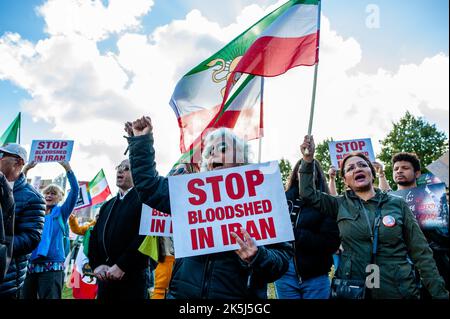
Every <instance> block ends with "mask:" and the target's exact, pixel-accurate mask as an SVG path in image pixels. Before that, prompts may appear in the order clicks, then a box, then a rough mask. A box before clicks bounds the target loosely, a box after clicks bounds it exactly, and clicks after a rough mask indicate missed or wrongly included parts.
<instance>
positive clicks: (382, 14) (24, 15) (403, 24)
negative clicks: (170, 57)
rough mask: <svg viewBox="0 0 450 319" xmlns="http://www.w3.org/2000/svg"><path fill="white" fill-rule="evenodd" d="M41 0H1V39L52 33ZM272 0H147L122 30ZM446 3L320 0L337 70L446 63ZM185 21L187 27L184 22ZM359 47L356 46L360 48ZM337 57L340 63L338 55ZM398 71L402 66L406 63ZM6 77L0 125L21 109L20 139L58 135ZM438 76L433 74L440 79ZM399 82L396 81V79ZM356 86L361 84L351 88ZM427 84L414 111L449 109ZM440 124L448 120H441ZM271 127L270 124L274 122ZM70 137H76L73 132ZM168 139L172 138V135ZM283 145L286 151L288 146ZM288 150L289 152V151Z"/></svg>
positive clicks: (52, 122)
mask: <svg viewBox="0 0 450 319" xmlns="http://www.w3.org/2000/svg"><path fill="white" fill-rule="evenodd" d="M46 2H47V1H44V0H20V1H15V0H1V1H0V40H1V38H2V37H5V35H6V33H8V32H9V33H18V34H20V36H21V38H22V40H28V41H30V42H31V43H32V44H33V45H35V44H36V43H37V42H38V41H39V40H48V39H50V38H52V35H50V34H48V33H46V32H45V27H46V23H45V17H43V16H42V15H39V14H38V12H37V10H36V8H37V7H38V6H41V5H43V4H44V3H46ZM276 2H277V1H276V0H253V1H252V0H241V1H239V0H229V1H218V0H217V1H213V0H210V1H204V0H154V4H153V5H152V6H151V8H150V10H149V12H148V13H147V14H145V15H144V16H142V17H139V18H138V20H139V21H140V23H139V26H138V27H137V28H131V29H127V30H126V32H128V33H133V34H135V35H145V36H148V35H151V34H152V33H153V32H154V30H155V28H157V27H160V26H164V25H170V26H172V27H173V28H175V27H176V28H178V26H176V25H175V24H174V20H179V21H185V19H186V15H187V14H188V13H189V12H191V11H192V10H194V9H197V10H199V11H200V12H201V14H202V16H203V17H204V18H206V19H207V20H208V21H209V22H211V23H213V22H217V23H218V25H219V27H221V28H224V30H225V29H226V27H227V26H229V25H230V24H232V23H235V22H236V21H235V19H236V17H237V16H238V15H240V14H242V12H243V11H242V10H243V9H244V8H247V9H248V6H250V5H256V6H258V7H261V8H262V9H265V8H267V6H268V5H273V4H274V3H276ZM102 3H103V4H107V3H108V1H106V0H104V1H102ZM127 3H129V5H130V6H132V5H133V3H134V2H133V1H129V2H127ZM343 4H345V5H343ZM368 5H375V6H376V8H377V10H379V28H369V27H367V24H366V21H367V19H368V16H369V14H370V13H368V12H366V9H367V8H368ZM448 6H449V4H448V1H447V0H431V1H423V0H396V1H392V0H372V1H363V0H346V1H335V0H328V1H323V3H322V12H323V15H324V16H325V17H326V18H327V19H328V20H329V28H330V30H328V31H327V32H328V33H329V36H330V37H333V39H334V40H335V41H336V43H338V44H339V43H340V44H339V45H341V47H342V52H343V53H342V54H343V56H345V57H348V60H349V62H348V63H349V66H348V68H347V67H343V68H344V70H342V71H343V74H344V75H348V76H349V83H355V80H354V79H352V78H351V75H355V76H356V75H361V76H363V78H364V79H366V78H373V83H378V82H376V81H378V80H375V77H376V76H377V74H379V73H378V72H379V69H380V68H381V69H383V70H384V72H385V74H384V76H386V77H387V78H389V79H391V78H394V79H396V80H398V81H401V79H402V78H407V76H406V75H402V74H401V72H400V71H399V70H400V68H401V66H402V65H415V66H417V67H420V66H421V65H422V64H423V62H424V60H426V59H432V58H433V57H434V60H433V61H435V60H439V61H441V60H443V61H444V63H448V62H446V61H448V30H449V17H448V9H449V8H448ZM255 10H256V9H255ZM185 27H186V28H188V27H187V26H185ZM180 28H181V27H180ZM324 28H325V27H324ZM240 31H243V30H240ZM196 32H197V33H201V32H204V30H203V31H202V30H197V31H195V32H193V36H195V34H196ZM124 33H125V32H119V33H118V34H117V33H114V32H112V33H111V34H110V35H109V36H107V37H106V38H105V39H101V40H98V41H96V47H97V48H98V50H99V52H100V55H101V56H106V55H108V51H111V52H112V54H113V55H116V56H117V57H118V56H119V50H118V45H117V41H118V40H119V39H121V37H122V36H123V35H124ZM180 34H181V33H180ZM235 35H237V34H235ZM324 37H328V35H324ZM352 39H353V40H352ZM340 41H341V42H340ZM212 43H214V42H212ZM0 44H1V42H0ZM150 44H151V43H150ZM177 45H179V43H177ZM358 48H359V49H360V53H359V49H358ZM200 49H202V48H199V51H202V50H200ZM218 49H220V47H217V48H204V50H203V51H205V52H211V53H212V52H214V51H216V50H218ZM208 50H209V51H208ZM211 50H212V51H211ZM324 50H325V49H324ZM345 50H348V51H345ZM203 51H202V52H203ZM347 52H348V53H347ZM440 53H442V56H441V58H442V59H441V58H439V57H436V56H437V55H439V54H440ZM171 54H173V52H171ZM184 54H186V55H189V52H183V51H182V50H181V51H180V52H179V53H178V57H177V58H176V60H180V61H183V63H192V62H185V60H186V61H191V60H193V61H197V63H198V62H200V57H199V58H197V57H194V58H191V60H190V59H187V58H186V59H185V60H183V59H184V57H183V55H184ZM198 54H200V56H201V57H204V55H205V54H206V53H198ZM201 54H203V55H201ZM326 54H328V53H321V56H322V55H323V56H324V60H326V58H325V57H326ZM336 63H341V61H338V62H336ZM436 63H438V62H436ZM425 64H426V63H425ZM431 64H432V63H431ZM323 65H324V67H325V65H330V64H328V63H326V61H325V62H324V63H323ZM432 65H434V64H432ZM191 66H194V65H191ZM61 67H64V65H63V64H61ZM336 67H338V66H336ZM422 67H423V68H429V69H432V70H435V69H438V68H437V67H433V66H429V67H428V66H426V65H422ZM415 68H416V67H414V68H413V67H411V69H412V70H415ZM319 70H320V69H319ZM321 72H323V73H321ZM336 72H337V71H336ZM408 72H409V71H408ZM411 72H413V71H411ZM430 72H434V71H429V73H427V74H431V73H430ZM325 73H326V72H324V71H319V74H325ZM404 73H406V71H405V72H404ZM130 74H131V73H130ZM447 74H448V73H447ZM344 75H343V76H344ZM176 76H179V75H176ZM324 77H325V75H324ZM2 78H3V80H2ZM12 78H14V76H13V75H12V74H9V75H8V74H7V75H2V71H1V69H0V132H1V131H3V130H4V129H5V128H6V127H7V126H8V124H9V122H10V121H11V120H12V119H13V118H14V117H15V116H16V114H17V112H18V111H22V112H23V113H22V114H23V127H24V128H26V129H23V130H22V140H23V141H24V143H30V142H31V140H32V139H33V138H34V136H37V135H39V136H40V137H41V138H62V135H61V133H60V131H61V127H60V126H61V125H62V123H63V122H58V121H59V119H58V118H56V117H55V118H53V117H52V116H49V117H48V118H46V116H44V115H43V114H42V112H41V113H39V112H38V110H36V112H32V111H30V109H26V108H24V106H23V105H24V102H26V103H28V102H29V101H31V103H32V104H33V103H35V101H36V100H38V99H39V96H36V92H38V91H35V90H32V89H27V88H26V87H24V85H23V84H21V83H18V84H15V83H13V82H12V81H11V79H12ZM438 80H439V81H440V79H438ZM173 81H176V79H173ZM274 82H276V81H274ZM381 82H382V81H381ZM381 82H380V83H381ZM174 83H175V82H174ZM174 83H170V85H172V86H171V87H165V88H164V89H162V90H161V91H162V92H167V93H166V95H164V96H162V97H161V101H162V102H161V103H163V102H165V101H168V99H169V97H170V93H169V92H171V90H173V85H174ZM371 83H372V82H371ZM167 85H169V83H167ZM274 85H276V84H274ZM399 87H401V85H400V86H399ZM405 87H408V90H412V89H411V88H412V87H414V85H412V84H408V86H407V85H405ZM71 88H72V87H68V89H71ZM362 91H363V89H361V90H359V91H358V92H362ZM33 92H34V93H33ZM427 92H428V91H427ZM427 92H423V93H422V95H420V94H418V96H417V101H416V102H417V103H416V102H414V103H416V104H417V105H416V106H415V107H414V108H413V110H414V111H413V113H414V112H415V114H418V115H427V114H428V113H426V112H429V114H430V115H429V118H428V119H429V120H430V121H431V122H432V119H433V116H435V118H438V119H439V118H440V117H441V114H444V115H445V114H446V113H447V114H448V105H445V106H442V105H439V104H442V102H440V101H441V100H443V101H448V90H446V92H444V93H443V94H444V95H445V96H443V98H442V99H441V100H433V99H434V97H433V94H434V93H433V92H434V91H432V88H430V91H429V92H428V93H427ZM432 93H433V94H432ZM33 94H35V96H33ZM409 95H415V92H412V93H410V94H409ZM409 95H408V94H407V93H406V92H405V94H403V95H402V97H404V98H405V99H407V96H409ZM434 95H435V94H434ZM387 98H389V97H387ZM395 99H397V97H395ZM27 101H28V102H27ZM373 101H375V99H373ZM26 103H25V104H26ZM36 103H37V102H36ZM71 103H72V104H70V103H69V104H68V105H67V106H64V105H62V106H61V107H69V105H70V107H72V106H73V104H74V103H73V101H72V102H71ZM352 103H353V102H352V101H345V102H343V105H346V106H348V108H349V110H348V111H349V112H350V111H351V109H352V108H351V105H352ZM374 103H375V102H374ZM398 103H399V104H402V103H405V104H406V103H410V101H409V100H405V101H404V102H403V101H402V100H401V98H400V97H398ZM421 103H422V104H421ZM161 107H162V108H164V110H163V111H159V113H161V112H168V113H170V112H171V111H170V110H169V107H168V105H167V104H165V105H163V106H161ZM402 107H403V106H402ZM111 112H115V111H114V110H110V113H111ZM421 112H422V113H421ZM375 113H376V112H375ZM433 114H434V115H433ZM438 114H439V116H438ZM374 116H375V115H374ZM386 116H391V117H387V118H378V119H377V120H378V121H380V123H382V122H383V121H384V122H387V123H389V122H392V121H393V120H395V119H396V118H398V114H397V113H395V114H390V113H389V112H388V111H386ZM32 117H34V118H35V120H36V121H32ZM375 117H376V116H375ZM167 118H168V119H170V120H171V121H174V122H175V117H174V116H173V114H169V115H167ZM58 123H59V124H58ZM432 123H433V122H432ZM442 123H443V124H442ZM442 123H438V124H439V125H441V126H440V128H441V129H443V130H445V131H446V132H448V121H447V122H445V121H444V122H442ZM80 125H81V124H80ZM278 125H279V124H278ZM443 126H444V128H443ZM445 126H447V128H446V127H445ZM275 127H277V126H276V125H275ZM175 130H176V129H175ZM370 134H372V133H370ZM370 134H367V135H370ZM174 135H176V133H174ZM322 135H323V136H322V137H326V136H330V135H334V134H331V133H327V134H325V133H323V134H322ZM363 135H365V134H363ZM379 136H380V132H378V133H376V132H374V133H373V136H372V137H373V138H376V137H379ZM69 137H71V138H74V139H77V137H76V136H69ZM347 138H351V136H345V139H347ZM174 139H175V140H176V138H174ZM88 144H89V143H88V142H86V145H85V147H86V149H88V147H89V145H88ZM289 152H290V154H292V153H293V152H294V151H289ZM278 155H279V154H274V155H273V156H275V157H276V156H278ZM166 156H167V157H168V158H170V159H169V161H173V160H176V158H175V157H176V156H177V155H176V154H174V151H173V150H170V151H167V154H166ZM271 156H272V155H271ZM287 156H288V157H289V155H287ZM291 156H293V155H291ZM269 157H270V156H269ZM270 159H271V158H270ZM166 165H167V167H168V166H169V164H166Z"/></svg>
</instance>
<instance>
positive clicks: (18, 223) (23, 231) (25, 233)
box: [0, 174, 45, 297]
mask: <svg viewBox="0 0 450 319" xmlns="http://www.w3.org/2000/svg"><path fill="white" fill-rule="evenodd" d="M13 194H14V200H15V202H16V210H15V221H14V245H13V258H12V260H11V263H10V265H9V268H8V272H7V273H6V276H5V278H4V279H3V282H2V283H1V284H0V297H2V296H10V295H13V294H15V293H16V292H17V291H18V290H19V289H20V288H21V287H22V286H23V282H24V281H25V277H26V274H27V265H28V260H29V259H30V257H31V252H32V251H33V250H34V249H35V248H36V247H37V246H38V245H39V242H40V240H41V235H42V229H43V228H44V216H45V202H44V198H43V197H42V195H41V194H39V192H38V191H37V190H35V189H34V188H33V186H31V185H30V184H28V183H27V180H26V178H25V175H24V174H21V175H20V176H19V178H18V180H17V181H16V182H15V183H14V188H13Z"/></svg>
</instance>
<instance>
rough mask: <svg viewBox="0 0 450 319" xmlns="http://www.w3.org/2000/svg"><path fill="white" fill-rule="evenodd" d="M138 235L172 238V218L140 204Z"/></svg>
mask: <svg viewBox="0 0 450 319" xmlns="http://www.w3.org/2000/svg"><path fill="white" fill-rule="evenodd" d="M139 235H149V236H161V237H172V217H171V216H170V215H169V214H165V213H161V212H160V211H158V210H156V209H154V208H151V207H150V206H147V205H145V204H142V213H141V225H140V227H139Z"/></svg>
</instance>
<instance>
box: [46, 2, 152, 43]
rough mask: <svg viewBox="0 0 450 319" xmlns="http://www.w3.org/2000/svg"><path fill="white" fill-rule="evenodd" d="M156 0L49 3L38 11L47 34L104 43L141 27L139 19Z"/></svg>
mask: <svg viewBox="0 0 450 319" xmlns="http://www.w3.org/2000/svg"><path fill="white" fill-rule="evenodd" d="M152 6H153V0H133V1H123V0H109V3H108V6H104V5H103V3H102V1H100V0H93V1H74V0H49V1H47V2H46V3H45V4H44V5H42V6H41V7H39V8H38V9H37V12H38V13H39V14H40V15H41V16H42V17H43V18H44V20H45V23H46V28H45V30H46V32H47V33H49V34H50V35H51V36H54V35H64V36H66V35H69V36H70V35H74V34H78V35H80V36H82V37H86V38H87V39H90V40H96V41H99V40H102V39H105V38H107V37H108V35H110V34H111V33H118V32H121V31H124V30H128V29H138V28H139V27H140V20H139V18H140V17H141V16H143V15H145V14H147V13H148V12H149V10H150V8H151V7H152Z"/></svg>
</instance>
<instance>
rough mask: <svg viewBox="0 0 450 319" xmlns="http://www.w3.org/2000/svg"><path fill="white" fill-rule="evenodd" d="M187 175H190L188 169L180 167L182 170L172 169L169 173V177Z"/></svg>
mask: <svg viewBox="0 0 450 319" xmlns="http://www.w3.org/2000/svg"><path fill="white" fill-rule="evenodd" d="M187 173H188V171H187V169H186V168H184V167H180V168H177V169H172V170H171V171H170V172H169V174H167V175H168V176H176V175H184V174H187Z"/></svg>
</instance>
